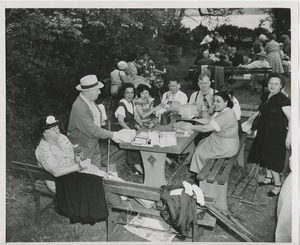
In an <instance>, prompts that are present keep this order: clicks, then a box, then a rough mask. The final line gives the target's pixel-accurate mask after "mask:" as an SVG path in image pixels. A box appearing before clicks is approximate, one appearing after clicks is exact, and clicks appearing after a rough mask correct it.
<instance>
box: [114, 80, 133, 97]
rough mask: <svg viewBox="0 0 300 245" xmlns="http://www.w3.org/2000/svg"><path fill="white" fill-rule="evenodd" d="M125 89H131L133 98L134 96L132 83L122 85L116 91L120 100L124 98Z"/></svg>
mask: <svg viewBox="0 0 300 245" xmlns="http://www.w3.org/2000/svg"><path fill="white" fill-rule="evenodd" d="M127 88H133V93H134V97H135V96H136V90H135V87H134V85H133V84H132V83H123V84H122V85H121V87H120V88H119V90H118V95H119V97H120V98H124V95H125V91H126V89H127Z"/></svg>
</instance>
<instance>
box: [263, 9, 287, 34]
mask: <svg viewBox="0 0 300 245" xmlns="http://www.w3.org/2000/svg"><path fill="white" fill-rule="evenodd" d="M262 10H263V11H264V12H265V13H267V14H268V16H267V17H266V18H265V19H264V20H262V23H264V22H265V21H267V20H268V21H270V22H271V28H272V29H273V33H275V34H276V36H277V38H279V37H280V36H281V35H282V34H287V35H290V34H291V10H290V9H289V8H270V9H266V8H265V9H262Z"/></svg>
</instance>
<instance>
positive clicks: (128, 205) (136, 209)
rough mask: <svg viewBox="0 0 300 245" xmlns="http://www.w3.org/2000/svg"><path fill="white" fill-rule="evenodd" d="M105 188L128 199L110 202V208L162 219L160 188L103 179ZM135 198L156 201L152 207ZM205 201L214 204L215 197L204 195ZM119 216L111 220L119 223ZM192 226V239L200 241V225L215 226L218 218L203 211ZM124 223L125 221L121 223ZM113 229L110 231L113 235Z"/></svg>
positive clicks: (122, 213)
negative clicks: (116, 202) (115, 202)
mask: <svg viewBox="0 0 300 245" xmlns="http://www.w3.org/2000/svg"><path fill="white" fill-rule="evenodd" d="M103 183H104V188H105V191H106V194H107V195H108V193H114V194H118V195H121V196H127V197H128V199H127V200H125V201H122V203H121V204H111V203H109V202H108V206H109V208H110V209H111V210H112V209H117V210H121V211H125V212H126V213H128V211H131V212H133V213H141V214H144V215H147V216H152V217H155V218H158V219H160V220H162V218H161V215H160V211H161V209H162V207H163V204H162V202H161V199H160V188H158V187H150V186H147V185H143V184H138V183H132V182H119V181H113V180H103ZM135 198H141V199H145V200H149V201H153V202H154V206H153V207H151V208H146V207H144V206H143V205H141V204H140V203H139V202H137V201H136V200H135ZM204 199H205V201H206V202H208V203H210V204H213V202H214V199H213V198H211V197H204ZM123 215H124V212H121V213H120V215H119V217H122V216H123ZM119 217H118V218H117V219H116V221H111V222H113V223H118V220H119ZM199 217H200V218H198V219H197V222H195V223H194V224H193V226H192V239H193V241H199V237H200V235H202V230H201V229H199V226H206V227H214V226H215V224H216V218H215V217H213V216H211V215H210V214H208V213H207V212H204V210H203V212H202V215H200V216H199ZM121 224H124V223H121ZM112 233H113V231H112V232H111V233H110V235H112Z"/></svg>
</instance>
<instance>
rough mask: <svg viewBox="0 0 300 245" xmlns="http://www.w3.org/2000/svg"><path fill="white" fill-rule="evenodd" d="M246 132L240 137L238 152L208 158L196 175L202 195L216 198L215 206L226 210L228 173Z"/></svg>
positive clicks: (241, 146)
mask: <svg viewBox="0 0 300 245" xmlns="http://www.w3.org/2000/svg"><path fill="white" fill-rule="evenodd" d="M246 138H247V134H246V133H243V134H242V135H241V137H240V145H239V150H238V153H237V154H236V155H234V156H232V157H230V158H219V159H208V160H207V161H206V162H205V164H204V166H203V168H202V169H201V171H200V172H199V173H198V175H197V179H198V180H199V181H200V182H199V186H200V188H201V189H202V191H203V193H204V195H206V196H209V197H212V198H214V199H215V200H216V202H215V206H216V207H217V208H219V209H222V210H228V205H227V188H228V182H229V174H230V172H231V170H232V168H233V166H234V165H235V163H236V160H237V158H238V155H239V153H240V151H241V149H243V146H244V144H245V141H246Z"/></svg>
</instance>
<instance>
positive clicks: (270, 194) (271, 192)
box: [266, 185, 281, 197]
mask: <svg viewBox="0 0 300 245" xmlns="http://www.w3.org/2000/svg"><path fill="white" fill-rule="evenodd" d="M276 187H280V189H279V191H278V192H277V193H275V192H274V191H273V190H271V191H269V192H268V193H267V194H266V195H267V196H268V197H275V196H278V195H279V193H280V190H281V185H275V188H276ZM275 188H274V189H275Z"/></svg>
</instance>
